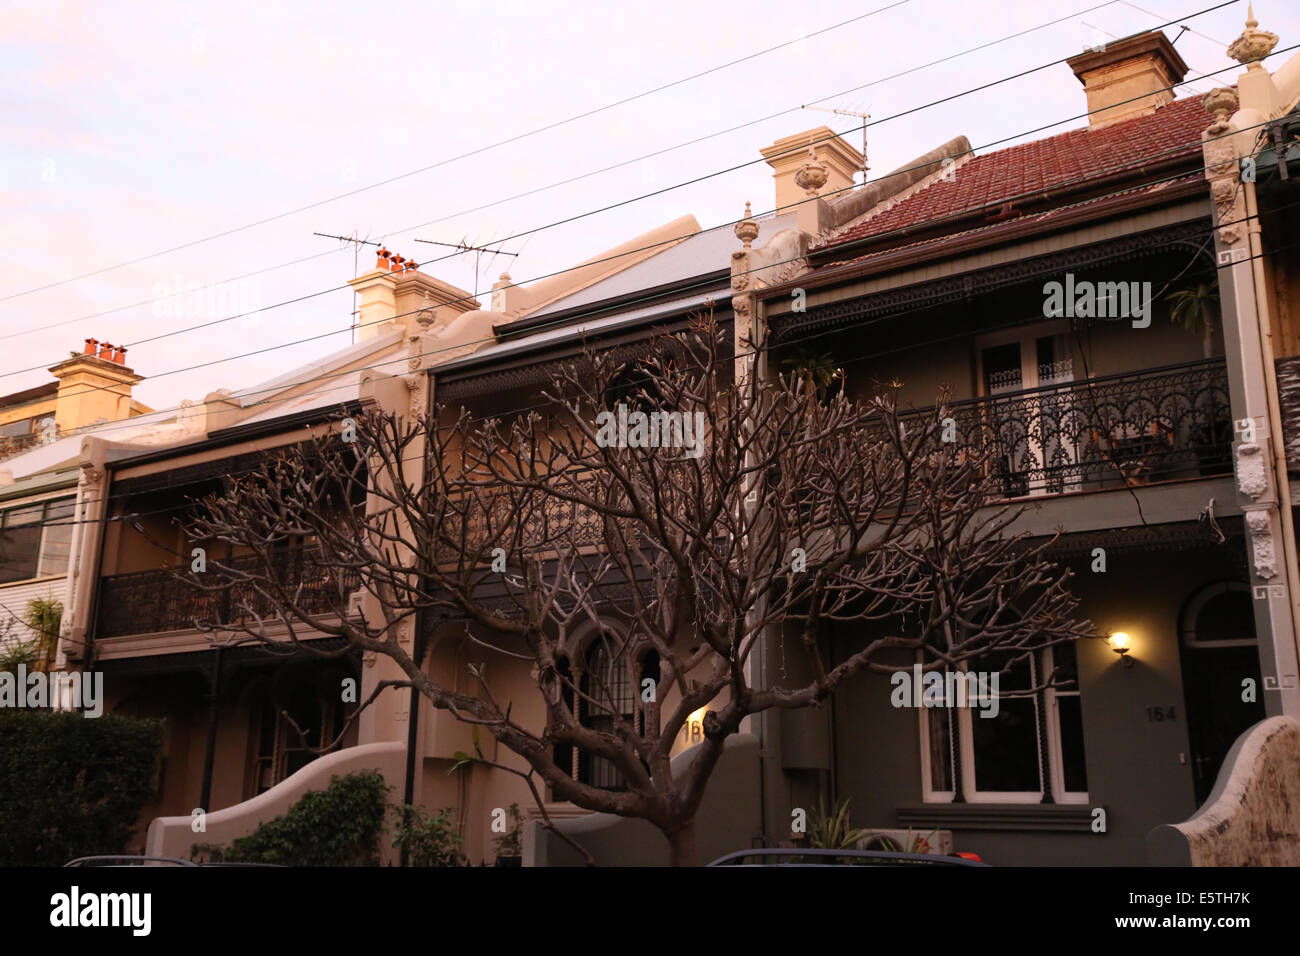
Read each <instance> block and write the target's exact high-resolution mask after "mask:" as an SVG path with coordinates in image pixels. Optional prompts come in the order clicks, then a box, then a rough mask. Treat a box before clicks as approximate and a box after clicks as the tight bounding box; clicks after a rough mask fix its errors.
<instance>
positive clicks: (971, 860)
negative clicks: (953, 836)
mask: <svg viewBox="0 0 1300 956" xmlns="http://www.w3.org/2000/svg"><path fill="white" fill-rule="evenodd" d="M769 860H770V861H769ZM913 864H921V865H922V866H926V865H928V866H988V865H989V864H988V863H985V862H984V861H983V860H981V859H980V858H979V857H978V856H976V855H975V854H974V853H957V854H954V855H953V856H941V855H939V854H937V853H892V852H888V851H885V850H817V849H807V850H803V849H798V848H791V847H762V848H759V849H756V850H737V851H736V852H735V853H728V854H726V855H725V856H720V857H718V858H717V859H716V860H714V861H713V862H712V863H710V864H709V866H911V865H913Z"/></svg>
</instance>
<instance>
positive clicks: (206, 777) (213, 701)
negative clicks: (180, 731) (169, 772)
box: [199, 645, 221, 811]
mask: <svg viewBox="0 0 1300 956" xmlns="http://www.w3.org/2000/svg"><path fill="white" fill-rule="evenodd" d="M210 686H211V689H212V690H211V693H210V694H209V695H208V739H207V742H206V744H205V745H204V748H203V787H202V789H201V790H200V791H199V806H200V807H202V808H203V809H204V810H205V811H208V810H211V809H212V806H211V801H212V765H213V763H214V762H215V759H216V753H217V723H218V720H219V718H220V716H221V705H220V694H221V646H220V645H218V646H217V647H214V648H213V649H212V683H211V685H210Z"/></svg>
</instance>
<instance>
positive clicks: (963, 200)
mask: <svg viewBox="0 0 1300 956" xmlns="http://www.w3.org/2000/svg"><path fill="white" fill-rule="evenodd" d="M1212 119H1213V117H1211V115H1210V114H1209V113H1208V112H1207V111H1206V109H1205V107H1204V105H1203V104H1202V103H1201V98H1200V97H1198V96H1192V97H1185V98H1183V99H1178V100H1174V101H1173V102H1172V103H1170V104H1168V105H1167V106H1163V107H1161V108H1160V109H1158V110H1156V111H1155V112H1154V113H1149V114H1147V115H1146V116H1138V117H1134V118H1133V119H1130V120H1125V121H1123V122H1120V123H1114V124H1112V125H1110V126H1107V127H1105V128H1103V129H1100V130H1095V131H1094V130H1091V129H1087V128H1084V129H1077V130H1071V131H1069V132H1068V133H1061V134H1059V135H1057V136H1050V137H1047V138H1046V139H1039V140H1034V141H1032V142H1028V143H1020V144H1018V145H1016V146H1011V147H1008V148H1007V149H1001V150H998V151H996V152H992V153H986V154H984V155H982V156H973V157H971V158H970V159H969V160H967V161H966V162H965V163H963V164H962V165H960V166H959V167H958V169H957V173H956V176H955V178H954V179H953V181H952V182H945V181H943V180H942V179H939V178H936V179H935V181H933V182H931V183H930V184H929V185H928V186H926V187H925V188H924V189H921V190H919V191H918V192H916V193H914V194H913V195H911V196H909V197H907V198H906V199H904V200H903V201H901V202H899V203H898V204H897V205H895V206H893V207H891V208H889V209H886V210H884V211H882V212H878V213H876V214H874V215H873V214H868V215H867V217H866V218H865V219H864V220H863V221H862V222H859V223H858V224H856V225H854V226H851V227H850V228H849V229H847V230H845V231H844V232H842V233H840V234H839V235H837V236H835V237H834V238H833V239H831V240H829V241H828V242H827V243H826V244H825V246H824V247H823V248H830V247H834V246H840V245H844V244H845V243H849V242H855V241H860V240H863V239H868V238H870V237H873V236H879V235H882V234H884V233H887V232H890V231H891V230H895V229H902V228H906V227H908V226H915V225H919V224H923V223H927V222H936V223H938V222H941V221H942V220H944V219H946V218H948V219H955V218H957V217H958V216H959V215H960V214H961V213H963V212H968V211H973V210H978V209H981V208H990V209H991V210H995V209H996V207H998V206H999V205H1000V204H1002V203H1005V202H1009V201H1011V200H1013V199H1015V198H1016V197H1023V196H1026V195H1029V194H1034V193H1038V192H1041V191H1045V190H1052V189H1062V188H1064V187H1071V188H1077V187H1079V186H1081V185H1086V183H1087V181H1088V180H1091V179H1101V178H1103V177H1106V176H1110V175H1114V174H1116V173H1122V172H1123V171H1124V170H1126V169H1127V170H1136V168H1137V167H1138V166H1140V165H1141V164H1143V163H1144V162H1148V161H1152V162H1154V161H1160V162H1164V161H1167V160H1170V159H1173V158H1176V157H1178V156H1183V155H1191V154H1194V153H1199V152H1200V149H1201V132H1202V131H1203V130H1204V129H1205V127H1206V126H1208V125H1209V124H1210V122H1211V120H1212ZM1063 201H1068V200H1065V199H1064V198H1063ZM1039 208H1041V205H1039ZM968 225H969V224H968V223H965V224H962V225H960V226H959V225H957V224H956V223H954V225H953V228H954V229H958V228H967V227H968ZM909 239H910V237H909ZM900 241H907V240H902V238H901V237H900Z"/></svg>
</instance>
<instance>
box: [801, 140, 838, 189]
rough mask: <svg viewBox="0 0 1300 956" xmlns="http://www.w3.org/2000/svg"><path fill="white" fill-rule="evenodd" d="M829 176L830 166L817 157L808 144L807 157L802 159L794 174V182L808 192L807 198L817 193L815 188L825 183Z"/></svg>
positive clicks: (815, 151) (819, 187)
mask: <svg viewBox="0 0 1300 956" xmlns="http://www.w3.org/2000/svg"><path fill="white" fill-rule="evenodd" d="M829 178H830V167H829V166H827V165H826V164H825V163H823V162H822V161H821V160H820V159H818V158H817V150H815V149H813V148H812V144H811V143H810V144H809V145H808V158H807V159H805V160H804V162H803V165H802V166H800V167H799V168H798V169H797V170H796V171H795V174H794V184H795V185H796V186H798V187H799V188H800V189H802V190H803V191H804V192H806V193H807V194H808V198H810V199H811V198H812V197H813V196H816V195H817V190H819V189H821V188H822V187H823V186H825V185H826V180H827V179H829Z"/></svg>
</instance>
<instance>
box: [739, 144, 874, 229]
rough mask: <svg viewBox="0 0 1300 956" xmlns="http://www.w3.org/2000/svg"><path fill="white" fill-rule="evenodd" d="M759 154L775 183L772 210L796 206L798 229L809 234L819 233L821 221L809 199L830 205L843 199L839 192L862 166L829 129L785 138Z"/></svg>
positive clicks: (853, 151)
mask: <svg viewBox="0 0 1300 956" xmlns="http://www.w3.org/2000/svg"><path fill="white" fill-rule="evenodd" d="M759 152H761V153H762V154H763V158H764V159H765V160H767V164H768V165H769V166H771V167H772V178H773V179H774V180H776V202H775V203H774V208H775V209H776V210H777V211H778V212H779V211H781V210H782V209H785V208H787V207H789V206H793V205H794V204H795V203H798V204H799V205H798V206H796V207H795V208H796V209H797V210H798V213H799V228H800V229H802V230H803V231H804V232H810V233H816V232H819V231H820V229H819V228H818V223H819V220H820V218H822V217H819V216H818V213H819V212H820V211H821V209H820V208H819V207H821V205H822V202H821V200H817V199H813V197H814V196H820V197H825V199H826V200H827V201H833V200H835V199H837V198H839V197H840V196H843V195H847V193H846V192H843V190H847V189H851V188H852V187H853V176H854V174H855V173H857V172H858V171H860V170H861V169H862V164H863V159H862V154H861V153H860V152H858V151H857V150H856V149H854V148H853V147H852V146H850V145H849V144H848V143H846V142H844V140H842V139H840V138H839V137H838V136H836V135H835V132H834V130H832V129H831V128H830V127H829V126H818V127H817V128H816V129H810V130H805V131H804V132H802V133H795V134H794V135H793V136H786V137H784V138H783V139H778V140H777V141H776V142H775V143H773V144H772V145H771V146H766V147H764V148H763V149H761V150H759ZM805 200H812V201H808V202H806V201H805Z"/></svg>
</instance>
